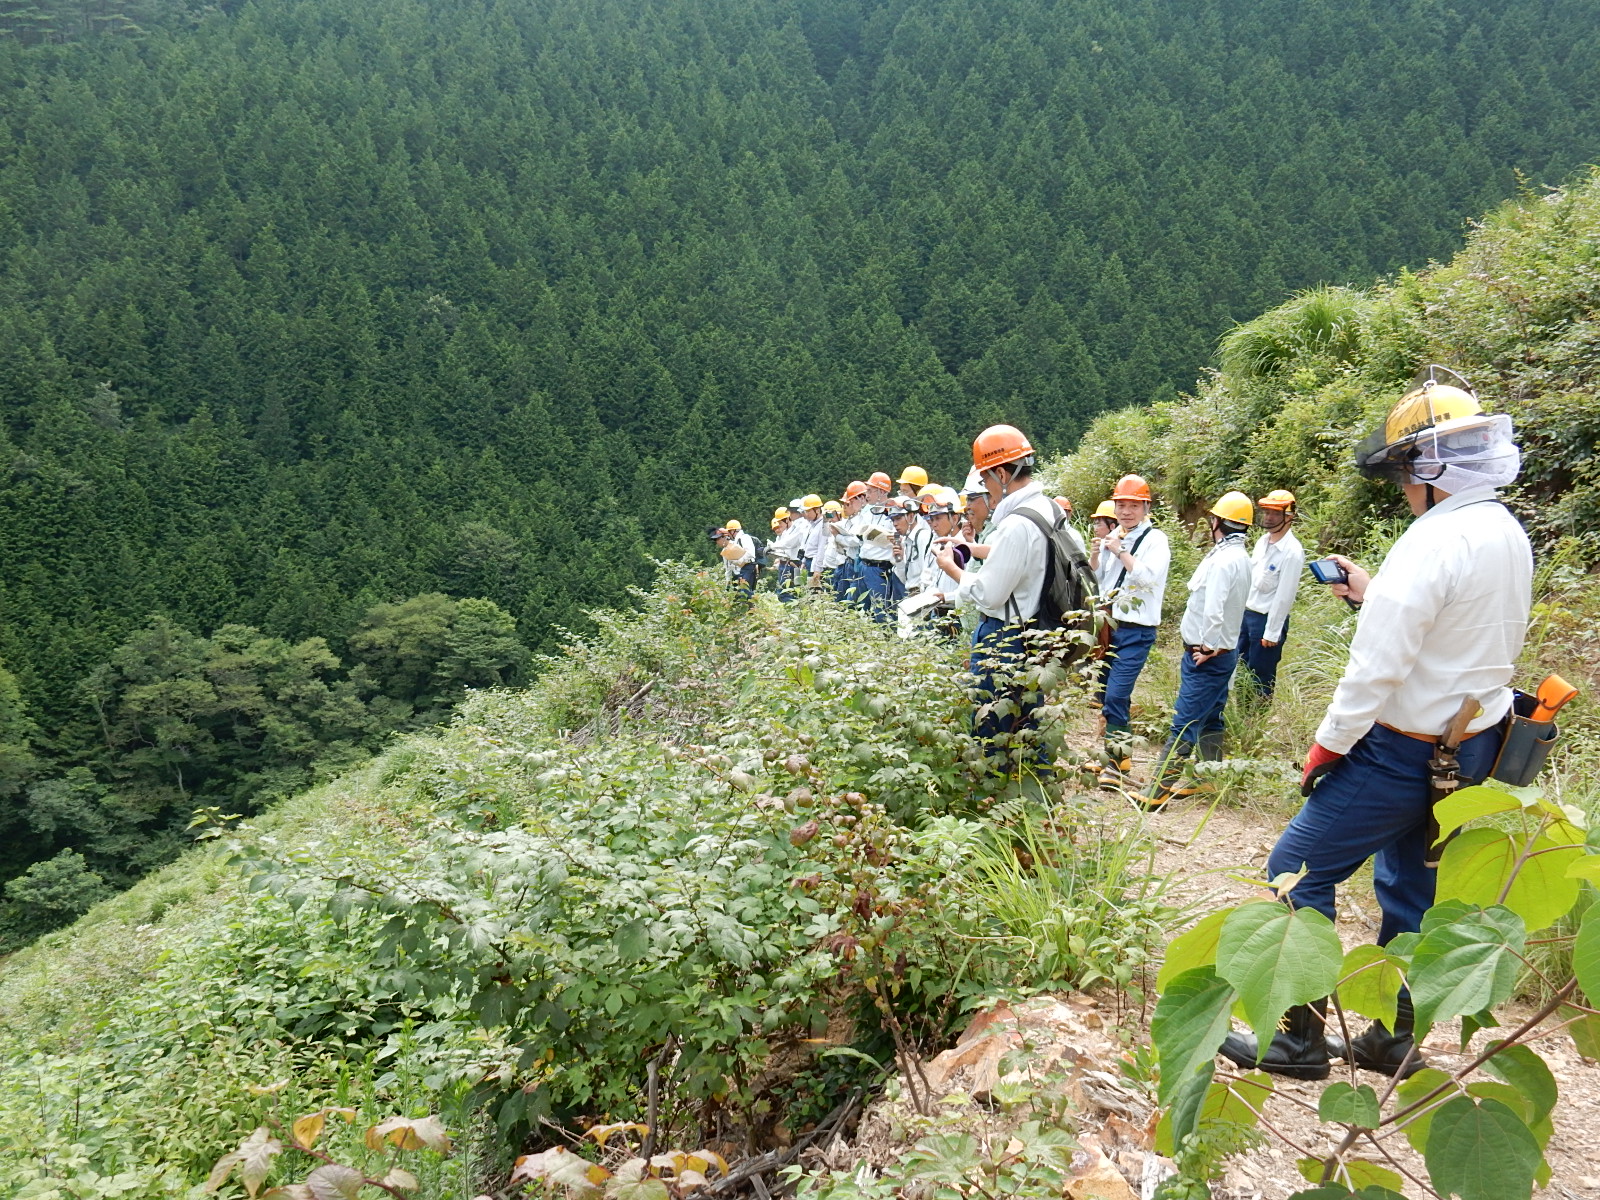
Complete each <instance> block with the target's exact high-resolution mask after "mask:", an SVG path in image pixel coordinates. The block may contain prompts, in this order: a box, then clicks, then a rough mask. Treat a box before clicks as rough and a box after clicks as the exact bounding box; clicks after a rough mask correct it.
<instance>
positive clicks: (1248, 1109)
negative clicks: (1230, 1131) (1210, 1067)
mask: <svg viewBox="0 0 1600 1200" xmlns="http://www.w3.org/2000/svg"><path fill="white" fill-rule="evenodd" d="M1271 1096H1272V1076H1270V1075H1268V1074H1267V1073H1266V1072H1265V1071H1251V1072H1250V1073H1249V1074H1248V1075H1243V1076H1240V1077H1239V1078H1238V1079H1233V1080H1221V1079H1219V1080H1217V1081H1216V1082H1214V1083H1213V1084H1212V1085H1211V1086H1210V1087H1209V1088H1207V1089H1206V1100H1205V1103H1204V1104H1203V1105H1201V1107H1200V1120H1201V1121H1202V1122H1204V1121H1228V1122H1231V1123H1232V1124H1234V1125H1254V1124H1255V1123H1256V1122H1257V1121H1258V1120H1259V1119H1260V1114H1261V1111H1262V1109H1263V1108H1264V1107H1265V1106H1266V1103H1267V1100H1268V1099H1270V1098H1271Z"/></svg>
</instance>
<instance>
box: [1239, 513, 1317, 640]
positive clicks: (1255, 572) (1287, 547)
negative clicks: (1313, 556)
mask: <svg viewBox="0 0 1600 1200" xmlns="http://www.w3.org/2000/svg"><path fill="white" fill-rule="evenodd" d="M1305 568H1306V552H1305V549H1304V548H1303V547H1302V546H1301V545H1300V539H1299V538H1297V537H1295V535H1294V531H1293V530H1292V529H1286V530H1284V532H1283V536H1282V537H1281V538H1279V539H1278V540H1277V541H1273V540H1272V538H1271V536H1270V535H1268V536H1264V537H1261V538H1258V539H1257V540H1256V545H1255V549H1253V550H1252V551H1251V552H1250V598H1249V599H1248V600H1246V601H1245V607H1246V608H1248V609H1249V610H1250V611H1251V612H1258V613H1263V614H1265V615H1266V618H1267V627H1266V629H1264V630H1263V631H1262V634H1261V636H1262V637H1264V638H1265V639H1266V640H1267V641H1269V642H1281V641H1283V626H1284V623H1285V622H1286V621H1288V619H1289V610H1290V609H1291V608H1293V607H1294V598H1295V596H1296V595H1297V594H1298V593H1299V591H1300V575H1301V572H1303V571H1304V570H1305Z"/></svg>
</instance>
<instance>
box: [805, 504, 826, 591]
mask: <svg viewBox="0 0 1600 1200" xmlns="http://www.w3.org/2000/svg"><path fill="white" fill-rule="evenodd" d="M800 516H801V517H802V518H803V519H804V521H805V523H806V532H805V540H804V541H803V542H801V548H802V555H801V561H802V562H803V563H804V564H805V565H804V567H803V570H804V572H805V576H806V582H807V586H808V587H812V588H820V587H821V586H822V552H823V547H824V545H825V544H826V543H827V540H828V526H827V525H826V524H825V523H824V522H823V520H822V497H821V496H819V495H817V494H816V493H815V492H810V493H808V494H806V495H804V496H802V497H800Z"/></svg>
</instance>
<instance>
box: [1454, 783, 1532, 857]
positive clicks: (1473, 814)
mask: <svg viewBox="0 0 1600 1200" xmlns="http://www.w3.org/2000/svg"><path fill="white" fill-rule="evenodd" d="M1521 807H1522V803H1521V802H1520V801H1519V800H1518V799H1517V798H1516V797H1515V796H1512V795H1508V794H1507V793H1505V792H1502V791H1501V790H1500V789H1499V788H1491V787H1482V786H1479V787H1464V788H1461V789H1460V790H1459V791H1457V792H1454V793H1453V794H1452V795H1451V796H1450V797H1449V798H1448V799H1445V800H1441V801H1439V803H1437V804H1435V805H1434V806H1433V819H1434V820H1436V821H1438V822H1439V837H1440V838H1441V839H1443V838H1447V837H1449V836H1450V835H1451V834H1452V833H1454V832H1455V831H1456V830H1458V829H1460V828H1461V827H1462V826H1463V825H1465V824H1466V823H1467V822H1468V821H1475V820H1477V819H1478V818H1479V817H1488V816H1493V815H1494V814H1495V813H1503V812H1515V811H1517V810H1518V809H1520V808H1521ZM1435 844H1437V843H1435Z"/></svg>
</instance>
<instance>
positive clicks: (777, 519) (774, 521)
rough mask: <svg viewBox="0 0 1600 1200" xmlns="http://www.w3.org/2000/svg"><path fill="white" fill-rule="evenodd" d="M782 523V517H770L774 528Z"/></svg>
mask: <svg viewBox="0 0 1600 1200" xmlns="http://www.w3.org/2000/svg"><path fill="white" fill-rule="evenodd" d="M782 524H783V518H782V517H773V518H772V527H773V528H774V529H776V528H777V527H778V526H779V525H782Z"/></svg>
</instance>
